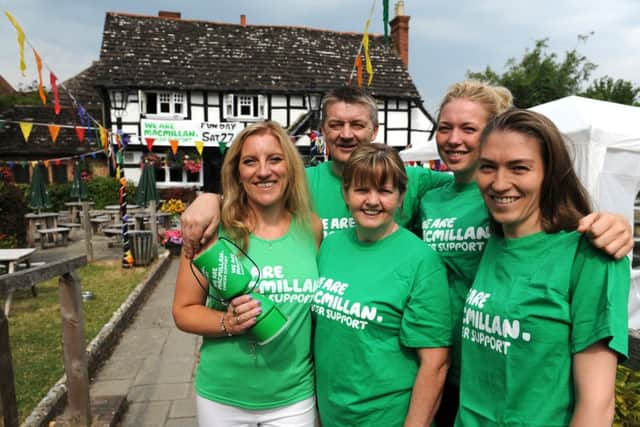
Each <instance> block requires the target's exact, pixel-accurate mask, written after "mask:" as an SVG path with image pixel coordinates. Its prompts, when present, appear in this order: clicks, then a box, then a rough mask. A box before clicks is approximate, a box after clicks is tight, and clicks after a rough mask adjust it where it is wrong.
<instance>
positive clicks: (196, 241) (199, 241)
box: [180, 193, 222, 258]
mask: <svg viewBox="0 0 640 427" xmlns="http://www.w3.org/2000/svg"><path fill="white" fill-rule="evenodd" d="M221 205H222V202H221V200H220V196H219V195H218V194H214V193H203V194H201V195H200V196H198V198H197V199H195V200H194V201H193V202H192V203H191V205H190V206H189V207H188V208H187V210H186V211H184V212H183V213H182V216H180V228H181V229H182V240H183V244H182V249H183V252H184V255H185V256H186V257H187V258H193V257H194V255H195V254H196V253H198V251H199V250H200V245H204V244H205V243H207V242H208V241H209V240H211V239H212V238H213V236H214V235H215V233H216V230H217V229H218V225H219V224H220V209H221Z"/></svg>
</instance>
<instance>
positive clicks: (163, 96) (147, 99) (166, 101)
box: [143, 91, 187, 117]
mask: <svg viewBox="0 0 640 427" xmlns="http://www.w3.org/2000/svg"><path fill="white" fill-rule="evenodd" d="M186 99H187V97H186V96H185V94H184V93H183V92H161V91H156V92H144V96H143V102H144V105H143V111H144V113H145V114H148V115H149V114H151V115H157V116H174V117H186V115H187V114H186V112H187V101H186Z"/></svg>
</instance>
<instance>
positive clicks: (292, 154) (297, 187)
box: [221, 121, 311, 250]
mask: <svg viewBox="0 0 640 427" xmlns="http://www.w3.org/2000/svg"><path fill="white" fill-rule="evenodd" d="M264 134H269V135H272V136H273V137H274V138H275V139H276V140H277V141H278V143H279V144H280V148H282V152H283V154H284V160H285V163H286V165H287V188H286V189H285V193H284V206H285V209H286V210H287V211H288V212H289V213H290V214H291V216H292V217H293V219H295V220H296V221H298V222H300V223H303V224H305V225H307V226H310V224H311V203H310V201H309V200H310V196H309V189H308V186H307V178H306V175H305V171H304V164H303V163H302V159H301V158H300V154H299V153H298V150H297V149H296V147H295V146H294V145H293V142H291V139H290V138H289V135H287V133H286V131H285V130H284V129H283V128H282V126H280V125H279V124H277V123H275V122H272V121H265V122H260V123H255V124H253V125H251V126H248V127H246V128H245V129H243V130H242V131H241V132H240V133H239V134H238V135H237V136H236V138H235V139H234V140H233V142H232V143H231V146H230V147H229V149H228V151H227V154H226V156H225V158H224V162H223V163H222V171H221V178H222V193H223V196H224V201H223V202H222V212H221V222H222V226H223V227H224V229H225V233H227V234H228V235H229V237H231V239H232V240H234V241H235V242H238V243H240V244H241V246H242V248H243V249H244V250H246V249H247V248H248V247H249V234H250V233H251V231H252V230H251V224H250V221H249V220H250V218H251V215H254V212H253V211H252V209H251V208H250V207H249V202H248V199H247V193H246V192H245V191H244V188H243V187H242V184H241V183H240V173H239V169H238V167H239V164H240V155H241V153H242V147H243V146H244V143H245V142H246V140H247V139H248V138H249V137H250V136H253V135H264Z"/></svg>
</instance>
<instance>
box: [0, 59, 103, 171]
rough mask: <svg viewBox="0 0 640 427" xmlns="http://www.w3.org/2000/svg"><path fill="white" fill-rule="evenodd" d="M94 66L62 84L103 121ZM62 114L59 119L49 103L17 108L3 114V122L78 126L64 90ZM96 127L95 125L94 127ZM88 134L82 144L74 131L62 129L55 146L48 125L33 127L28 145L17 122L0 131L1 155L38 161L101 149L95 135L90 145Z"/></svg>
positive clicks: (16, 106) (0, 117)
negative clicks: (94, 80) (93, 85)
mask: <svg viewBox="0 0 640 427" xmlns="http://www.w3.org/2000/svg"><path fill="white" fill-rule="evenodd" d="M92 73H93V66H91V67H89V68H87V69H86V70H84V71H82V72H81V73H79V74H78V75H76V76H75V77H72V78H71V79H69V80H67V81H65V82H63V83H62V84H63V85H64V86H65V87H66V88H67V89H68V90H69V92H71V94H72V95H73V97H74V98H76V100H77V101H78V102H79V103H80V104H81V105H82V106H83V107H84V108H85V109H86V110H87V111H88V112H89V114H91V116H92V117H93V118H94V119H96V120H98V121H100V122H101V121H102V101H101V100H100V97H99V95H98V93H97V92H96V90H95V89H94V88H93V87H92V84H93V83H92V81H93V79H94V77H93V75H92ZM59 94H60V105H61V109H60V115H58V116H56V115H55V114H54V112H53V106H52V104H51V101H50V96H48V98H49V102H48V104H47V105H45V106H43V105H15V106H13V108H11V109H9V110H7V111H3V112H1V113H0V119H5V120H12V121H25V122H34V123H54V124H57V125H72V126H79V125H80V121H79V118H78V116H77V110H76V108H75V107H73V106H72V102H71V100H70V98H69V97H68V95H67V93H66V91H65V90H64V89H62V88H61V89H60V90H59ZM94 126H95V125H94ZM88 134H89V131H86V132H85V141H84V142H82V143H80V142H79V141H78V138H77V136H76V133H75V130H74V129H73V128H60V132H59V134H58V138H57V139H56V143H55V144H53V142H52V141H51V136H50V135H49V129H48V128H47V127H46V126H33V128H32V131H31V134H30V136H29V141H28V142H26V143H25V141H24V138H23V136H22V132H21V131H20V126H19V125H18V124H17V123H5V124H4V126H3V127H2V128H1V129H0V155H1V156H2V157H3V158H5V159H10V158H12V159H23V158H24V159H36V158H40V157H55V156H60V157H63V156H69V155H78V154H82V153H87V152H91V151H95V150H98V149H99V145H98V144H97V143H96V138H95V136H94V135H93V134H92V135H91V136H90V141H91V142H90V143H88V142H87V136H88Z"/></svg>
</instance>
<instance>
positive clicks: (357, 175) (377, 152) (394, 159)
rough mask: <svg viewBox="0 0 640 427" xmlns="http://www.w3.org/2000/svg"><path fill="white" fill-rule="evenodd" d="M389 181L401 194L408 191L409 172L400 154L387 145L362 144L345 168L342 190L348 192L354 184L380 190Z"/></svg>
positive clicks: (352, 154)
mask: <svg viewBox="0 0 640 427" xmlns="http://www.w3.org/2000/svg"><path fill="white" fill-rule="evenodd" d="M389 179H391V181H392V182H393V186H394V187H395V188H397V189H398V190H399V191H400V194H404V193H405V192H406V191H407V181H408V178H407V171H406V170H405V168H404V163H402V160H401V159H400V156H399V155H398V152H397V151H396V150H394V149H393V148H391V147H389V146H388V145H385V144H380V143H372V144H362V145H360V146H359V147H358V148H356V149H355V150H354V151H353V153H351V157H349V160H348V161H347V163H346V164H345V166H344V171H343V172H342V188H343V189H344V191H347V190H348V189H349V187H350V186H351V185H353V184H355V185H360V184H365V185H371V186H374V187H376V188H380V187H382V186H383V185H384V184H385V183H386V182H387V180H389Z"/></svg>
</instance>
